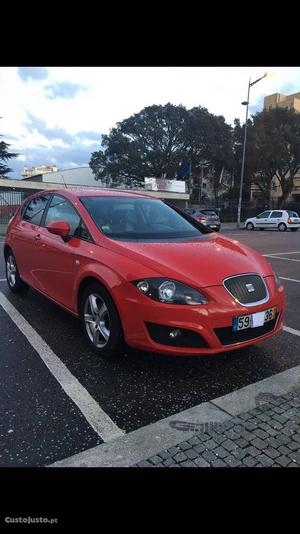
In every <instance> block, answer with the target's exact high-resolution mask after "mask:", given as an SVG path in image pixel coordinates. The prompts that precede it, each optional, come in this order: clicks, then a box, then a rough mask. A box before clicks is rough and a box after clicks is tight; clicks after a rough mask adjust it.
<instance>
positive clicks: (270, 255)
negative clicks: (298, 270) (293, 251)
mask: <svg viewBox="0 0 300 534" xmlns="http://www.w3.org/2000/svg"><path fill="white" fill-rule="evenodd" d="M264 256H265V257H266V258H273V260H284V261H297V262H300V260H294V258H281V256H274V255H272V254H264Z"/></svg>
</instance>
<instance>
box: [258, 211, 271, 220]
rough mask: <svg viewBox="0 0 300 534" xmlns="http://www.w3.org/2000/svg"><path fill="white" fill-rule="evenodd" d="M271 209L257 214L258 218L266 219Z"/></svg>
mask: <svg viewBox="0 0 300 534" xmlns="http://www.w3.org/2000/svg"><path fill="white" fill-rule="evenodd" d="M270 213H271V211H264V212H263V213H260V214H259V215H257V217H256V218H257V219H266V218H267V217H269V215H270Z"/></svg>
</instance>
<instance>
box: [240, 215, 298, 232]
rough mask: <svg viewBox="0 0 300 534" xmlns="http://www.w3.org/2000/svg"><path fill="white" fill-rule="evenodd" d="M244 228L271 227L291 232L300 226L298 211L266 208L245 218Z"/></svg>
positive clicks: (261, 228) (262, 228) (263, 228)
mask: <svg viewBox="0 0 300 534" xmlns="http://www.w3.org/2000/svg"><path fill="white" fill-rule="evenodd" d="M245 228H247V230H255V228H259V230H265V228H271V229H277V230H279V232H285V231H286V230H288V229H290V230H291V231H292V232H296V231H297V230H298V228H300V218H299V215H298V213H296V211H292V210H267V211H263V212H262V213H260V214H259V215H257V216H256V217H251V218H249V219H247V220H246V222H245Z"/></svg>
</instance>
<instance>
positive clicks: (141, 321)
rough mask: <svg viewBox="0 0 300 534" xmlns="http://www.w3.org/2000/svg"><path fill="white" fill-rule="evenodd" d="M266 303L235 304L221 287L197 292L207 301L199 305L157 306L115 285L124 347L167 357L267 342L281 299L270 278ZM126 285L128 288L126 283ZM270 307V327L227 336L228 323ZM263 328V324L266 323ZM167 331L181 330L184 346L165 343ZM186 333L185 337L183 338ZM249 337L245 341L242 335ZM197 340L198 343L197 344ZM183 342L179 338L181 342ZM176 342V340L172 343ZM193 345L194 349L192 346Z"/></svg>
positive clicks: (275, 328) (279, 318) (278, 322)
mask: <svg viewBox="0 0 300 534" xmlns="http://www.w3.org/2000/svg"><path fill="white" fill-rule="evenodd" d="M264 280H265V282H266V284H267V286H268V291H269V300H268V301H267V302H265V303H264V304H261V305H258V306H251V307H246V306H243V305H241V304H239V303H237V302H236V301H235V300H234V299H233V298H232V297H231V296H230V294H229V293H228V292H227V291H226V289H225V288H224V287H223V286H214V287H209V288H205V289H204V288H203V293H205V294H206V295H207V296H208V299H209V303H208V304H206V305H201V306H179V305H173V304H163V303H160V302H156V301H154V300H151V299H150V298H149V297H146V296H145V295H142V294H140V293H139V291H138V290H137V289H136V288H135V287H134V286H132V287H130V288H128V286H127V284H126V287H125V286H123V287H122V286H121V287H120V286H119V288H118V296H116V301H117V306H118V309H119V313H120V317H121V321H122V325H123V330H124V336H125V341H126V343H127V344H128V345H130V346H132V347H135V348H138V349H141V350H146V351H151V352H157V353H161V354H169V355H172V354H173V355H183V356H184V355H197V354H198V355H213V354H217V353H221V352H226V351H229V350H234V349H237V348H240V347H244V346H245V347H246V346H248V345H252V344H254V343H258V342H260V341H263V340H265V339H268V338H270V337H272V336H273V335H275V334H276V333H278V332H280V331H281V330H282V328H283V316H284V312H285V309H286V299H285V295H284V290H283V287H282V286H281V287H280V288H279V289H278V288H277V286H276V283H275V279H274V277H272V276H270V277H266V278H265V279H264ZM130 286H131V284H130ZM274 306H276V309H277V315H276V319H275V320H274V324H273V325H269V327H270V328H271V327H272V328H271V329H270V328H265V329H264V328H258V329H257V328H251V329H249V330H251V332H249V331H248V330H247V331H246V330H245V331H243V332H248V334H246V335H245V334H243V335H240V333H237V334H238V335H235V333H233V332H232V323H233V319H234V318H235V317H237V316H241V315H249V314H252V313H256V312H259V311H263V310H267V309H269V308H272V307H274ZM266 325H268V323H266ZM162 327H163V328H162ZM168 329H169V330H170V331H171V330H178V329H179V330H183V331H186V332H187V335H186V334H185V333H184V336H185V337H184V339H186V340H187V345H188V346H175V345H174V340H170V344H166V336H167V332H168ZM189 333H191V335H189ZM249 335H250V336H252V335H253V336H255V337H253V336H252V337H251V338H250V339H247V336H248V337H249ZM197 338H198V339H199V343H198V345H197ZM181 342H182V343H183V344H184V343H185V342H184V340H183V341H181ZM176 343H177V341H176ZM195 344H196V345H197V346H195Z"/></svg>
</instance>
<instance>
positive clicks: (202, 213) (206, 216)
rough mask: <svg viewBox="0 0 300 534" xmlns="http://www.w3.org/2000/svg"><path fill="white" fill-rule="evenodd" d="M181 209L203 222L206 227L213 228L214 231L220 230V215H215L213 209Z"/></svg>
mask: <svg viewBox="0 0 300 534" xmlns="http://www.w3.org/2000/svg"><path fill="white" fill-rule="evenodd" d="M182 211H184V212H185V213H187V214H188V215H191V216H192V217H194V219H196V221H199V222H201V223H202V224H205V226H208V228H211V229H212V230H215V232H219V231H220V228H221V221H220V217H219V215H217V213H216V212H215V211H214V210H209V209H207V210H205V209H201V210H199V209H194V208H184V209H183V210H182Z"/></svg>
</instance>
